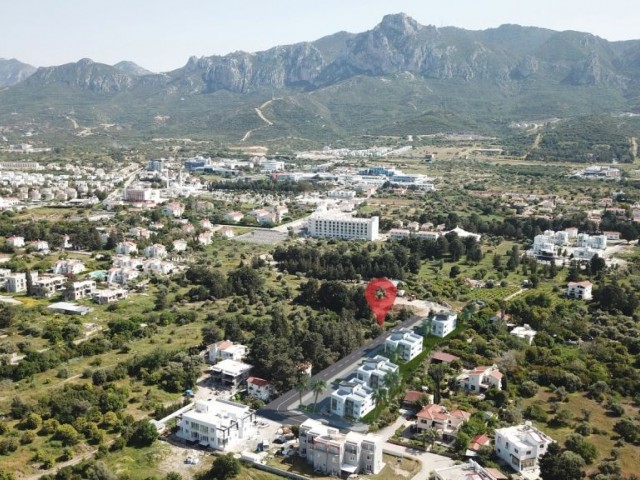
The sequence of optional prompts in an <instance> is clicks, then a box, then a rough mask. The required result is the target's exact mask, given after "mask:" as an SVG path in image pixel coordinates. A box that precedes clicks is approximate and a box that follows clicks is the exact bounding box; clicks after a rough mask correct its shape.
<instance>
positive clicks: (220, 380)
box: [211, 359, 253, 392]
mask: <svg viewBox="0 0 640 480" xmlns="http://www.w3.org/2000/svg"><path fill="white" fill-rule="evenodd" d="M252 368H253V365H249V364H247V363H243V362H238V361H237V360H231V359H227V360H221V361H220V362H218V363H216V364H215V365H214V366H213V367H211V379H212V380H213V381H214V382H215V383H217V384H219V385H222V386H223V387H225V388H228V389H230V390H231V391H232V392H235V391H237V390H238V389H239V388H240V387H241V386H243V385H244V383H245V382H246V380H247V378H249V375H250V372H251V369H252Z"/></svg>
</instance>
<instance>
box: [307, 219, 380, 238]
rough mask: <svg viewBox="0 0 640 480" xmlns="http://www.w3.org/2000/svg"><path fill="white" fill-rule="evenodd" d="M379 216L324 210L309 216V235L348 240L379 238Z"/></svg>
mask: <svg viewBox="0 0 640 480" xmlns="http://www.w3.org/2000/svg"><path fill="white" fill-rule="evenodd" d="M378 222H379V218H378V217H371V218H354V217H352V216H350V215H345V214H343V213H337V212H336V213H329V212H323V213H321V214H316V215H312V216H311V217H310V218H309V235H311V236H312V237H323V238H342V239H346V240H370V241H373V240H377V239H378Z"/></svg>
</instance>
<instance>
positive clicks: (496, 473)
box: [432, 460, 508, 480]
mask: <svg viewBox="0 0 640 480" xmlns="http://www.w3.org/2000/svg"><path fill="white" fill-rule="evenodd" d="M432 475H433V478H434V480H508V477H507V476H506V475H504V474H503V473H502V472H501V471H500V470H497V469H495V468H489V467H487V468H484V467H482V466H480V465H479V464H478V463H476V462H474V461H473V460H468V461H467V463H461V464H459V465H453V466H451V467H444V468H438V469H436V470H434V471H433V472H432Z"/></svg>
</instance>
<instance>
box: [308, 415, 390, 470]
mask: <svg viewBox="0 0 640 480" xmlns="http://www.w3.org/2000/svg"><path fill="white" fill-rule="evenodd" d="M299 441H300V450H299V452H300V456H301V457H303V458H306V459H307V463H309V464H310V465H312V466H313V469H314V470H315V471H318V472H321V473H323V474H325V475H331V476H337V477H343V476H345V475H350V474H358V473H359V474H374V475H375V474H377V473H380V471H381V470H382V468H383V467H384V463H383V457H382V448H383V445H384V442H383V439H382V438H381V437H379V436H377V435H372V434H367V435H361V434H359V433H356V432H349V433H347V434H346V435H344V434H341V433H340V432H339V431H338V430H337V429H335V428H331V427H327V426H326V425H323V424H322V423H320V422H319V421H317V420H312V419H308V420H306V421H304V422H303V423H302V424H301V425H300V435H299Z"/></svg>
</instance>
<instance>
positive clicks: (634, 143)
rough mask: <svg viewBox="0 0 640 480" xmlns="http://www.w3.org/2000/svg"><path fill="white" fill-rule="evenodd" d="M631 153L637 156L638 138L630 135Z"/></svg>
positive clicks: (634, 156)
mask: <svg viewBox="0 0 640 480" xmlns="http://www.w3.org/2000/svg"><path fill="white" fill-rule="evenodd" d="M631 155H633V158H636V157H637V156H638V140H637V139H636V137H631Z"/></svg>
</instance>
